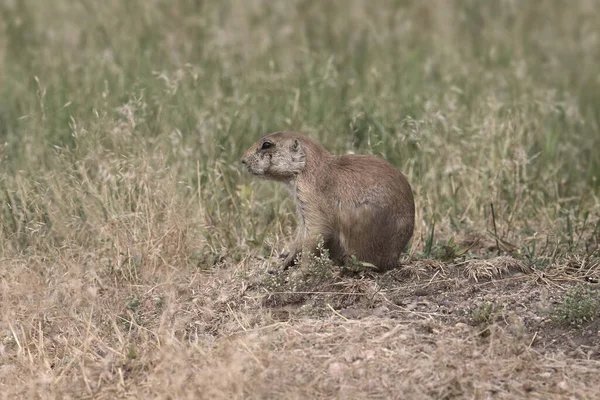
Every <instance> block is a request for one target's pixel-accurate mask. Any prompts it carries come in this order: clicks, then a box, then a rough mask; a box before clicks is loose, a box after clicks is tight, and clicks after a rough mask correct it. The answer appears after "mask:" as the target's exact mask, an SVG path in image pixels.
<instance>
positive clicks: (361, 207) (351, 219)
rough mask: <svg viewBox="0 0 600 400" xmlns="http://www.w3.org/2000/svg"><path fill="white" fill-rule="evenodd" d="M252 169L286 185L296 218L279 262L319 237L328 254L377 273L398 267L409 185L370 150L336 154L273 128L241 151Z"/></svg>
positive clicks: (410, 220) (408, 226) (408, 216)
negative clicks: (293, 236) (293, 233)
mask: <svg viewBox="0 0 600 400" xmlns="http://www.w3.org/2000/svg"><path fill="white" fill-rule="evenodd" d="M241 162H242V163H243V164H244V165H245V166H246V167H247V168H248V171H249V172H250V173H252V174H253V175H256V176H259V177H261V178H264V179H269V180H274V181H279V182H282V183H284V184H285V185H286V186H287V188H288V190H289V191H290V193H291V195H292V196H293V197H294V199H295V201H296V207H297V211H298V215H299V217H300V221H299V227H298V232H297V237H296V241H295V242H294V243H293V245H292V246H291V251H290V253H289V254H288V256H287V257H286V259H285V261H284V263H283V267H284V268H287V267H289V266H290V265H292V264H293V263H294V261H295V258H296V256H297V255H298V253H299V252H301V251H302V249H303V247H304V248H306V249H308V250H309V251H314V250H315V249H316V247H317V241H318V237H319V236H322V238H323V242H324V245H325V247H326V248H327V249H329V254H330V257H331V258H332V260H334V261H336V262H339V263H342V264H344V263H346V262H347V261H348V260H349V258H350V257H351V256H352V255H354V256H356V258H357V259H359V260H360V261H366V262H369V263H371V264H374V265H375V266H376V267H378V269H379V270H380V271H385V270H389V269H391V268H395V267H397V266H398V262H399V258H400V255H401V253H402V252H403V251H404V249H405V248H406V245H407V244H408V242H409V240H410V239H411V237H412V235H413V229H414V219H415V204H414V199H413V194H412V191H411V187H410V184H409V183H408V181H407V180H406V178H405V177H404V175H403V174H402V173H401V172H400V171H399V170H398V169H396V168H395V167H394V166H393V165H392V164H390V163H388V162H387V161H384V160H383V159H381V158H378V157H375V156H371V155H359V154H346V155H341V156H339V155H334V154H331V153H329V152H328V151H326V150H325V149H324V148H323V147H321V146H320V145H319V144H318V143H316V142H315V141H313V140H311V139H310V138H308V137H306V136H304V135H302V134H299V133H296V132H288V131H283V132H275V133H271V134H268V135H266V136H264V137H263V138H261V139H260V140H258V141H257V142H256V143H255V144H254V145H252V146H251V147H250V148H249V149H248V150H246V151H245V152H244V154H243V155H242V158H241Z"/></svg>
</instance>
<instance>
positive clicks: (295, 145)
mask: <svg viewBox="0 0 600 400" xmlns="http://www.w3.org/2000/svg"><path fill="white" fill-rule="evenodd" d="M298 150H300V142H299V141H298V139H294V142H293V143H292V151H298Z"/></svg>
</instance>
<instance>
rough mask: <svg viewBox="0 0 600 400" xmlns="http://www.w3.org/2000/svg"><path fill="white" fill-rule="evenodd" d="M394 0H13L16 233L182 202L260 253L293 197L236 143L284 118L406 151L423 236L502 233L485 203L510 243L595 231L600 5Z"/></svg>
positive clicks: (288, 125) (4, 76)
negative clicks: (375, 1) (348, 1)
mask: <svg viewBox="0 0 600 400" xmlns="http://www.w3.org/2000/svg"><path fill="white" fill-rule="evenodd" d="M384 3H385V4H382V8H381V9H379V8H371V7H367V6H366V5H365V4H363V3H361V2H358V1H356V2H353V3H352V5H350V6H348V7H345V6H342V5H341V3H330V4H328V5H320V4H318V3H316V2H310V1H297V2H291V3H289V4H288V5H286V6H284V5H278V6H275V5H272V6H264V5H263V6H264V7H256V8H253V7H251V6H243V7H241V8H240V7H238V6H235V7H234V6H233V4H232V3H227V2H223V3H220V4H218V5H217V4H210V3H204V2H194V1H178V2H174V3H172V5H171V3H169V2H155V3H147V2H144V1H131V2H126V3H123V4H119V3H118V2H108V3H102V4H100V3H98V4H95V3H92V2H87V1H82V2H78V3H73V4H71V3H69V2H61V1H58V0H57V1H52V2H48V3H47V4H38V3H37V2H28V1H25V2H18V3H15V4H11V3H7V4H5V5H3V6H2V8H3V13H2V15H3V16H4V19H3V20H2V21H1V24H2V27H3V29H4V32H5V36H4V39H3V41H2V42H1V47H0V49H1V51H2V53H0V54H2V56H3V57H2V58H3V59H4V63H3V67H2V70H1V74H0V80H1V85H0V87H1V89H0V95H1V98H2V100H1V102H0V138H1V140H2V142H3V143H4V147H3V149H2V153H1V154H2V160H1V162H2V167H1V170H0V171H2V172H1V176H0V186H1V187H2V197H3V201H2V206H1V207H2V208H1V212H2V215H3V216H4V218H3V219H2V221H3V222H2V235H3V238H4V239H3V246H2V250H3V251H4V252H8V253H10V252H13V251H23V250H25V249H27V248H29V247H30V246H43V245H46V244H48V245H52V246H55V245H59V244H60V243H63V244H69V245H70V244H72V243H73V242H81V241H84V242H85V243H81V245H85V246H91V245H97V243H98V242H97V241H98V240H110V234H109V235H108V237H103V236H102V235H97V230H98V229H101V227H103V226H106V224H107V223H108V222H107V221H108V218H109V217H108V216H109V215H114V214H122V213H125V212H127V211H129V212H134V213H135V212H144V211H143V210H142V209H141V207H144V206H148V205H150V204H151V205H152V207H154V208H155V209H154V210H153V211H154V212H156V213H164V212H167V208H166V207H167V205H169V204H172V202H179V203H181V204H182V209H181V210H180V211H177V213H178V214H180V215H178V217H181V218H182V219H184V220H186V221H190V222H195V224H191V226H190V229H191V231H192V233H193V235H194V236H193V240H194V242H195V243H201V242H205V241H206V242H208V244H209V245H210V246H209V247H210V248H211V250H210V252H212V253H214V252H221V251H224V250H223V249H233V248H236V249H244V250H245V251H251V250H253V249H255V248H256V243H254V244H252V245H250V246H244V245H245V244H247V240H248V239H249V238H254V239H255V242H261V241H262V239H264V238H265V237H266V236H273V235H275V236H277V235H278V232H280V231H281V229H282V228H281V226H282V225H287V224H288V222H289V220H290V216H289V213H290V211H291V210H292V208H291V207H289V204H290V202H289V200H286V199H285V198H284V196H283V195H282V194H281V193H282V192H281V191H280V189H279V188H276V187H274V186H273V185H269V184H263V183H260V184H259V183H256V182H254V181H253V180H252V179H250V178H249V177H248V176H245V175H243V174H241V173H240V169H239V168H238V167H239V166H238V161H237V160H238V157H239V155H240V153H241V152H242V151H243V150H244V149H245V148H246V147H247V146H248V145H249V144H251V143H252V142H253V141H254V140H256V139H257V138H258V137H259V136H260V135H262V134H264V133H266V132H269V131H274V130H278V129H294V130H300V131H303V132H306V133H308V134H310V135H312V136H314V137H315V138H317V139H319V140H320V141H321V142H322V143H323V145H325V146H326V147H327V148H329V149H330V150H332V151H336V152H344V151H348V150H352V151H358V152H367V153H375V154H378V155H380V156H382V157H384V158H386V159H388V160H389V161H391V162H393V163H394V164H395V165H396V166H398V167H399V168H400V169H402V170H403V171H404V172H405V173H406V174H407V175H408V177H409V179H410V181H411V183H412V184H413V186H414V190H415V195H416V198H417V202H418V207H419V213H418V217H419V220H418V221H417V222H418V225H419V226H418V229H417V236H416V239H417V240H416V241H415V245H416V246H417V247H419V246H422V245H423V244H424V239H423V238H424V237H425V236H426V232H427V231H428V229H429V226H430V225H431V222H432V221H434V220H435V221H437V231H438V232H439V234H441V235H443V236H445V237H444V238H442V239H443V240H448V239H449V238H450V237H451V236H452V235H453V234H457V235H460V234H461V233H464V232H468V231H471V230H475V231H478V232H480V233H482V234H484V233H483V232H485V231H486V230H488V231H490V230H491V216H490V204H493V205H494V207H495V210H496V214H497V215H496V221H495V222H496V229H497V233H498V235H499V236H500V238H501V239H502V240H506V241H508V242H509V243H511V244H513V245H515V246H517V247H521V245H522V244H523V243H527V242H528V241H530V240H531V236H532V234H533V233H537V236H536V240H538V241H539V240H540V236H541V235H544V236H546V235H551V236H552V237H551V241H552V242H553V243H552V245H554V244H555V243H560V244H563V243H568V245H569V246H568V250H573V249H572V247H579V248H581V247H582V245H583V246H584V247H585V245H586V243H587V242H586V240H588V239H589V236H590V233H591V230H593V228H594V223H596V222H597V221H598V213H599V210H598V200H597V197H598V192H599V190H598V188H599V186H600V182H599V181H598V176H599V175H600V158H599V157H600V156H598V152H597V151H595V149H596V148H599V146H600V130H599V128H598V126H599V123H600V120H599V115H598V114H597V110H598V109H600V94H599V93H600V84H598V82H597V80H598V77H597V72H596V69H595V68H593V66H594V65H596V64H597V62H598V61H599V60H600V50H598V49H599V48H600V46H597V45H596V44H597V43H596V42H595V39H594V38H595V36H593V35H594V33H595V34H598V28H597V27H596V24H595V23H594V21H595V19H594V16H595V15H596V14H594V13H588V12H587V11H586V10H587V8H586V7H587V6H586V5H585V2H579V3H576V4H575V5H573V6H569V7H566V6H565V5H562V3H560V2H554V3H551V6H549V7H544V8H541V7H534V6H532V5H527V6H524V7H522V8H518V7H516V6H515V5H510V3H506V4H505V5H504V6H497V5H491V4H490V5H486V4H484V3H481V2H474V1H458V2H454V3H451V4H452V5H451V4H450V3H449V4H446V5H443V6H439V7H433V6H426V5H420V4H419V3H418V2H391V1H390V2H384ZM383 10H385V11H383ZM126 13H132V14H131V16H132V18H131V19H125V18H114V16H115V15H125V14H126ZM325 21H327V23H324V22H325ZM556 27H560V29H558V28H556ZM40 171H41V172H40ZM249 186H250V187H252V190H253V195H252V197H249V195H248V194H247V193H248V189H247V188H248V187H249ZM242 192H243V193H245V195H243V196H241V193H242ZM273 192H276V193H277V194H276V195H275V196H273ZM244 196H245V197H244ZM248 201H252V202H256V205H257V206H255V207H253V208H252V210H249V209H248V207H247V204H244V203H247V202H248ZM183 204H187V206H185V207H184V206H183ZM191 204H193V205H194V207H191V206H190V205H191ZM282 206H283V208H281V207H282ZM145 211H149V210H148V209H146V210H145ZM274 211H275V214H276V215H273V212H274ZM145 215H146V216H148V214H147V213H145ZM584 215H585V216H586V218H584ZM156 217H158V215H156ZM206 218H210V219H211V220H212V224H214V225H213V226H210V229H212V230H214V231H216V232H218V234H217V235H213V233H212V232H207V231H206V230H204V229H202V228H201V227H202V226H203V225H206V224H204V223H202V222H204V220H205V219H206ZM585 219H587V221H584V220H585ZM128 223H130V224H134V225H135V224H137V223H140V224H142V225H144V224H147V221H145V222H142V221H141V220H139V219H138V220H137V222H136V221H134V220H132V221H129V222H128ZM153 223H154V221H153ZM209 225H211V224H209ZM192 226H193V227H192ZM73 228H75V229H73ZM205 228H207V227H206V226H205ZM207 229H208V228H207ZM588 231H589V232H588ZM552 234H554V235H552ZM573 235H576V236H578V237H579V239H580V240H578V241H577V243H574V242H573ZM542 240H543V239H542ZM575 245H576V246H575ZM587 245H588V250H589V246H590V244H589V243H587ZM240 246H241V247H240ZM551 248H552V246H548V249H551ZM548 249H547V250H546V251H548ZM8 253H7V254H8ZM229 253H230V252H229Z"/></svg>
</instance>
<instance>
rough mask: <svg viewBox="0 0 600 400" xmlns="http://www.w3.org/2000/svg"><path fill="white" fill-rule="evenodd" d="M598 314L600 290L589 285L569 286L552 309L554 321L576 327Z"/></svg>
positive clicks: (599, 309) (599, 310)
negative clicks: (560, 300) (561, 298)
mask: <svg viewBox="0 0 600 400" xmlns="http://www.w3.org/2000/svg"><path fill="white" fill-rule="evenodd" d="M598 316H600V290H599V289H598V288H597V287H592V286H591V285H585V286H576V287H574V288H571V289H570V290H569V291H567V293H566V294H565V297H564V298H563V300H562V302H561V303H560V304H559V305H558V306H557V307H556V308H555V309H554V310H553V311H552V318H553V320H554V321H556V322H558V323H560V324H562V325H567V326H576V327H581V326H582V325H583V324H586V323H589V322H591V321H593V320H594V319H595V318H597V317H598Z"/></svg>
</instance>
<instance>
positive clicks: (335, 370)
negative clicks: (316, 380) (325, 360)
mask: <svg viewBox="0 0 600 400" xmlns="http://www.w3.org/2000/svg"><path fill="white" fill-rule="evenodd" d="M344 368H346V364H344V363H340V362H332V363H331V364H329V367H328V368H327V371H328V372H329V374H331V375H333V376H340V375H342V373H343V372H344Z"/></svg>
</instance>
